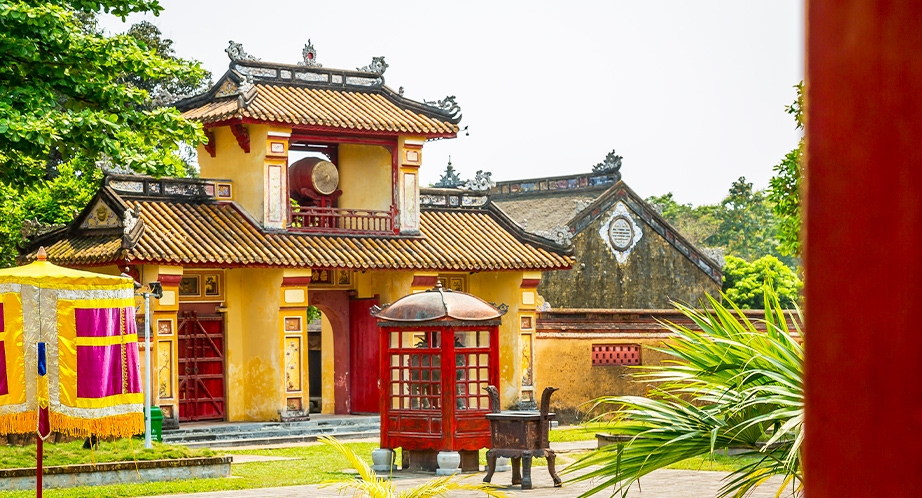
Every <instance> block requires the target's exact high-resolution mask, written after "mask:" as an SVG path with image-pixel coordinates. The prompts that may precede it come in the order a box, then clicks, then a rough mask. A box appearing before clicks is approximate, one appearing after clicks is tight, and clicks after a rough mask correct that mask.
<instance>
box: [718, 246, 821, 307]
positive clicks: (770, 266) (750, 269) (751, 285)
mask: <svg viewBox="0 0 922 498" xmlns="http://www.w3.org/2000/svg"><path fill="white" fill-rule="evenodd" d="M723 273H724V277H723V278H724V282H723V292H724V295H725V296H726V298H727V300H729V301H730V302H733V303H735V304H736V305H737V306H739V307H740V308H743V309H759V308H762V307H763V306H764V303H763V295H764V292H765V288H766V286H770V287H772V288H774V291H775V293H776V295H777V296H778V301H779V302H780V303H781V306H782V307H783V308H793V307H794V306H795V304H796V303H797V302H798V301H799V300H800V292H801V290H802V289H803V286H804V285H803V282H801V280H800V279H799V278H798V277H797V274H796V273H794V271H792V270H791V269H790V268H789V267H787V266H786V265H785V264H784V263H782V262H781V261H779V260H778V258H776V257H774V256H772V255H767V256H762V257H761V258H759V259H757V260H755V261H753V262H752V263H749V262H747V261H746V260H744V259H741V258H737V257H734V256H727V257H726V266H724V272H723Z"/></svg>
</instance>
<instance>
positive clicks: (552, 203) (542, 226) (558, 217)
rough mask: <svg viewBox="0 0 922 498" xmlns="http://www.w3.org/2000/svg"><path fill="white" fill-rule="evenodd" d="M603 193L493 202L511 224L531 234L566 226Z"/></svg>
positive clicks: (545, 195) (503, 199) (557, 195)
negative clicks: (514, 223) (510, 220)
mask: <svg viewBox="0 0 922 498" xmlns="http://www.w3.org/2000/svg"><path fill="white" fill-rule="evenodd" d="M602 193H604V191H599V190H596V191H592V192H586V191H572V192H568V191H559V192H550V193H542V194H538V195H529V196H506V197H502V198H494V199H493V204H496V205H497V206H498V207H499V208H500V209H502V210H503V211H504V212H505V213H506V214H507V215H508V216H509V218H510V219H512V221H515V222H516V223H518V224H519V225H521V226H523V227H524V228H525V230H527V231H529V232H531V233H538V232H541V231H547V230H553V229H555V228H557V227H558V226H564V225H566V224H567V223H569V222H570V220H572V219H573V217H574V216H576V213H578V212H579V210H580V209H581V208H585V207H586V206H588V205H589V204H591V203H592V202H593V201H594V200H595V199H596V198H597V197H598V196H599V194H602Z"/></svg>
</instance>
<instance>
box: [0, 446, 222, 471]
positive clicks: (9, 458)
mask: <svg viewBox="0 0 922 498" xmlns="http://www.w3.org/2000/svg"><path fill="white" fill-rule="evenodd" d="M216 454H217V453H216V452H214V451H212V450H209V449H189V448H186V447H185V446H175V445H168V444H161V443H157V442H156V441H155V442H154V444H153V448H151V449H145V448H144V441H142V440H139V439H119V440H116V441H112V442H107V441H100V443H99V448H97V449H93V450H85V449H83V441H72V442H69V443H54V444H49V443H45V445H44V458H43V459H42V461H43V462H44V465H45V466H46V467H51V466H55V465H77V464H84V463H105V462H126V461H127V462H131V461H134V460H162V459H172V458H188V457H208V456H215V455H216ZM28 467H35V445H34V444H33V445H30V446H0V469H16V468H28Z"/></svg>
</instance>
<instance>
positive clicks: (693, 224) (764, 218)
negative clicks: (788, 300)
mask: <svg viewBox="0 0 922 498" xmlns="http://www.w3.org/2000/svg"><path fill="white" fill-rule="evenodd" d="M646 200H647V202H649V203H651V204H653V205H656V206H659V208H660V209H661V210H662V215H663V217H664V218H666V220H667V221H668V222H669V223H671V224H672V225H673V226H674V227H675V228H676V230H678V232H679V233H680V234H682V236H684V237H685V238H686V239H688V241H689V242H691V243H692V244H694V245H695V246H697V247H699V248H702V249H705V248H718V249H720V250H721V251H722V252H723V254H724V255H729V256H736V257H739V258H743V259H745V260H747V261H753V260H756V259H759V258H761V257H762V256H766V255H772V256H775V257H776V258H778V259H779V260H781V261H782V262H783V263H784V264H786V265H788V266H789V267H790V268H792V269H793V268H795V267H796V266H797V260H796V258H794V257H792V256H785V255H783V254H781V252H780V250H779V249H778V244H779V240H778V219H777V217H776V216H775V213H774V210H773V205H772V203H771V201H770V200H769V199H768V197H767V195H766V193H765V192H764V191H761V190H754V189H753V186H752V183H750V182H747V181H746V178H745V177H740V178H739V179H738V180H736V181H735V182H733V183H732V184H731V185H730V190H729V191H728V193H727V196H726V197H724V199H723V200H722V201H721V202H720V203H719V204H713V205H711V204H705V205H701V206H692V205H691V204H679V203H678V202H676V201H675V199H674V198H673V195H672V193H668V194H666V195H661V196H654V197H648V198H647V199H646Z"/></svg>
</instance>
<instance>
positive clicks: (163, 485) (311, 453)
mask: <svg viewBox="0 0 922 498" xmlns="http://www.w3.org/2000/svg"><path fill="white" fill-rule="evenodd" d="M612 428H613V425H612V424H605V423H593V424H585V425H579V426H564V427H560V428H557V429H554V430H552V431H551V434H550V439H551V441H554V442H564V441H586V440H593V439H595V434H596V433H597V432H610V431H611V429H612ZM82 445H83V443H82V442H79V441H78V442H73V443H63V444H46V445H45V460H44V462H45V466H52V465H73V464H78V463H92V462H93V460H94V459H95V462H97V463H101V462H112V461H132V460H133V459H137V460H157V459H162V458H182V457H189V456H215V455H222V454H229V455H262V456H270V457H281V458H291V459H292V460H274V461H268V462H252V463H241V464H236V463H235V464H234V465H233V466H232V467H231V475H232V476H233V477H234V478H232V479H224V478H218V479H195V480H188V481H170V482H149V483H137V484H116V485H110V486H95V487H93V496H94V498H121V497H131V496H150V495H169V494H176V493H194V492H205V491H227V490H242V489H257V488H271V487H279V486H296V485H302V484H318V483H321V482H325V481H331V480H337V479H342V478H343V477H344V476H346V475H347V474H345V473H344V472H343V470H345V469H349V468H350V465H349V462H348V461H347V460H346V459H345V457H343V456H342V455H340V454H339V453H337V452H336V451H334V450H332V449H331V448H328V447H326V446H324V445H320V444H311V445H304V446H295V447H290V448H271V449H257V450H234V449H227V450H217V451H216V450H207V449H203V450H192V449H188V448H186V447H184V446H172V445H165V444H159V443H156V442H155V443H154V448H153V449H151V450H145V449H144V447H143V442H141V441H138V440H131V441H129V440H119V441H116V442H109V443H107V442H101V443H100V448H99V449H98V450H95V451H93V452H90V450H84V449H83V448H82ZM345 445H346V446H347V447H349V448H351V449H353V450H354V451H355V452H356V453H357V454H359V455H360V456H362V457H363V458H365V460H366V461H369V462H370V461H371V451H372V450H373V449H375V448H377V447H378V445H377V444H376V443H348V442H347V443H345ZM397 452H398V454H397V461H398V462H399V461H400V450H399V449H398V450H397ZM485 453H486V450H482V451H481V452H480V461H481V462H480V463H481V464H482V465H483V464H486V458H485ZM570 461H571V459H570V458H568V455H561V456H558V458H557V468H558V470H559V469H561V468H562V467H564V466H565V465H567V464H568V463H570ZM752 461H753V460H752V459H751V458H750V457H735V456H726V455H721V454H718V455H712V456H711V457H709V458H702V457H697V458H691V459H688V460H685V461H683V462H679V463H677V464H674V465H671V466H669V467H668V468H670V469H686V470H713V471H732V470H735V469H738V468H740V467H742V466H743V465H746V464H748V463H751V462H752ZM546 465H547V461H546V460H545V459H543V458H535V459H534V462H533V466H535V467H542V466H546ZM34 466H35V446H34V445H32V446H26V447H3V446H0V468H14V467H24V468H29V467H34ZM43 494H44V496H47V497H48V498H82V497H85V496H87V488H85V487H84V488H70V489H51V490H45V491H44V493H43ZM31 496H35V491H34V490H25V491H0V498H25V497H31Z"/></svg>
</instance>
